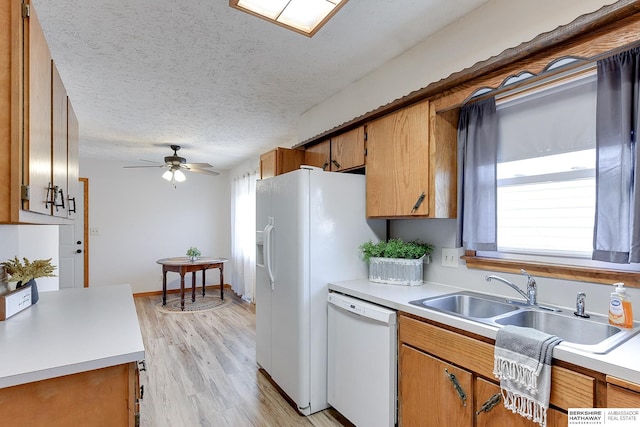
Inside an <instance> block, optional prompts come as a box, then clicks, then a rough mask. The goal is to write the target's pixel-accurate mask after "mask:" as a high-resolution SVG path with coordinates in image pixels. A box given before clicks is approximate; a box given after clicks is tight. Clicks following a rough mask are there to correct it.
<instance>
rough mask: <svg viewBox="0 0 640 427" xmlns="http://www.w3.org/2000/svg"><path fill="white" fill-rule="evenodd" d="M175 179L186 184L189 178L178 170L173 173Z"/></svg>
mask: <svg viewBox="0 0 640 427" xmlns="http://www.w3.org/2000/svg"><path fill="white" fill-rule="evenodd" d="M173 178H174V179H175V180H176V182H184V180H185V179H187V177H186V176H185V175H184V173H182V171H181V170H180V169H176V170H175V171H173Z"/></svg>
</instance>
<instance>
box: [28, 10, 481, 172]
mask: <svg viewBox="0 0 640 427" xmlns="http://www.w3.org/2000/svg"><path fill="white" fill-rule="evenodd" d="M485 2H486V0H456V1H450V0H350V1H349V2H348V3H347V4H346V5H345V6H344V7H343V8H342V9H341V10H340V11H339V12H338V13H337V15H336V16H335V17H334V18H333V19H332V20H331V21H330V22H329V23H327V24H326V25H325V26H324V27H323V28H322V29H321V30H320V31H319V32H318V33H317V34H316V35H315V36H314V37H313V38H311V39H310V38H307V37H305V36H302V35H300V34H297V33H294V32H292V31H289V30H286V29H283V28H281V27H278V26H276V25H273V24H269V23H267V22H265V21H263V20H261V19H258V18H255V17H253V16H250V15H248V14H245V13H242V12H240V11H238V10H235V9H231V8H230V7H229V5H228V0H188V1H187V0H137V1H130V0H128V1H125V0H96V1H91V2H88V1H81V0H55V1H52V0H32V3H33V4H34V6H35V9H36V13H37V14H38V16H39V18H40V21H41V22H42V27H43V29H44V32H45V35H46V37H47V40H48V42H49V47H50V49H51V53H52V56H53V58H54V60H55V62H56V64H57V67H58V69H59V71H60V74H61V76H62V78H63V81H64V83H65V86H66V88H67V91H68V93H69V96H70V98H71V101H72V103H73V105H74V109H75V111H76V114H77V116H78V119H79V121H80V140H81V142H80V155H81V157H98V158H104V159H114V160H124V161H130V162H131V163H132V164H137V163H138V159H147V160H157V161H160V160H161V159H162V157H163V156H165V155H168V154H170V150H169V149H168V148H167V147H168V145H169V144H179V145H182V146H183V147H184V148H183V150H182V151H181V152H180V154H182V155H183V156H186V157H187V159H188V161H190V162H208V163H211V164H212V165H214V168H215V169H217V170H228V169H231V168H233V167H234V166H236V165H238V164H240V163H242V162H243V161H244V160H246V159H247V158H249V157H251V156H256V155H257V154H259V153H261V152H264V151H266V150H267V149H269V148H271V147H273V146H276V145H284V146H290V145H292V143H295V142H297V136H296V127H297V121H298V119H299V116H300V114H302V113H304V112H305V111H307V110H309V109H310V108H312V107H314V106H316V105H318V104H320V103H321V102H323V101H324V100H326V99H327V98H329V97H330V96H331V95H333V94H335V93H337V92H339V91H340V90H342V89H344V88H345V87H347V86H348V85H349V84H351V83H353V82H355V81H357V80H358V79H360V78H362V77H363V76H365V75H366V74H368V73H369V72H371V71H372V70H374V69H376V68H378V67H379V66H381V65H382V64H384V63H385V62H387V61H389V60H391V59H393V58H395V57H396V56H398V55H399V54H401V53H403V52H405V51H407V50H408V49H410V48H411V47H413V46H415V45H416V44H418V43H420V42H421V41H423V40H424V39H425V38H426V37H427V36H428V35H430V34H431V33H433V32H435V31H437V30H439V29H441V28H443V27H444V26H446V25H447V24H449V23H450V22H452V21H455V20H457V19H458V18H460V17H461V16H463V15H465V14H467V13H469V12H470V11H471V10H473V9H475V8H477V7H479V6H480V5H481V4H483V3H485ZM389 101H391V100H389Z"/></svg>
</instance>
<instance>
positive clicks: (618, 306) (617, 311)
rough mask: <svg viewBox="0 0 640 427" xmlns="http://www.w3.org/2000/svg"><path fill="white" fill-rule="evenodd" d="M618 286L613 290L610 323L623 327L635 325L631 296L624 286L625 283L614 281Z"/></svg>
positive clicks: (610, 302)
mask: <svg viewBox="0 0 640 427" xmlns="http://www.w3.org/2000/svg"><path fill="white" fill-rule="evenodd" d="M613 286H615V287H616V290H615V291H614V292H611V300H610V301H609V323H611V324H612V325H615V326H619V327H621V328H632V327H633V312H632V309H631V298H630V297H629V295H628V294H627V291H626V289H625V288H624V283H614V284H613Z"/></svg>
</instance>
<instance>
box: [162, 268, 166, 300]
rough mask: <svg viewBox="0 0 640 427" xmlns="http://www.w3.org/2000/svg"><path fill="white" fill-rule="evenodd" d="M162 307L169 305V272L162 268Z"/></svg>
mask: <svg viewBox="0 0 640 427" xmlns="http://www.w3.org/2000/svg"><path fill="white" fill-rule="evenodd" d="M162 305H163V306H165V305H167V270H165V268H164V267H162Z"/></svg>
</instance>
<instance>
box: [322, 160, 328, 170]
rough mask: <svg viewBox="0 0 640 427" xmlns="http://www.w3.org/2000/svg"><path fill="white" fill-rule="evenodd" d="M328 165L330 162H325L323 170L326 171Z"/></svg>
mask: <svg viewBox="0 0 640 427" xmlns="http://www.w3.org/2000/svg"><path fill="white" fill-rule="evenodd" d="M328 166H329V162H324V165H322V170H323V171H326V170H327V167H328Z"/></svg>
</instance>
